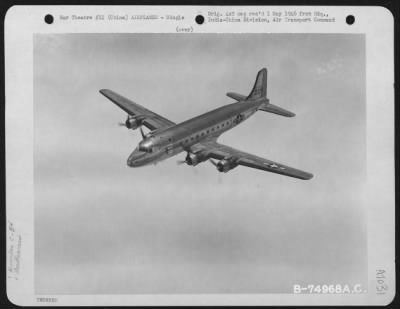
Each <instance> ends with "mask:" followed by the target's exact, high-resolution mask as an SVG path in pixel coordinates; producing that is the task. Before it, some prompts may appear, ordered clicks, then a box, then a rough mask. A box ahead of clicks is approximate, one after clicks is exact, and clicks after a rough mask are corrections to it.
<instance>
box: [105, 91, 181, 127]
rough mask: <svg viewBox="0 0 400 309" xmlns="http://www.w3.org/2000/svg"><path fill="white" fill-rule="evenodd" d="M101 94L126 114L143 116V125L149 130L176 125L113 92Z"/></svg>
mask: <svg viewBox="0 0 400 309" xmlns="http://www.w3.org/2000/svg"><path fill="white" fill-rule="evenodd" d="M100 93H101V94H102V95H104V96H105V97H106V98H107V99H109V100H111V101H112V102H113V103H114V104H116V105H117V106H119V107H120V108H121V109H123V110H124V111H125V112H127V113H128V114H129V115H131V116H143V117H144V120H143V125H144V126H146V127H147V128H149V129H150V130H155V129H158V128H162V127H171V126H173V125H175V123H174V122H172V121H170V120H168V119H167V118H164V117H162V116H160V115H158V114H156V113H154V112H152V111H150V110H148V109H147V108H145V107H143V106H141V105H139V104H137V103H135V102H133V101H131V100H128V99H127V98H124V97H123V96H121V95H119V94H118V93H115V92H114V91H112V90H108V89H101V90H100Z"/></svg>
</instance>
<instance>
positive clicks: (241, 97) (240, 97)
mask: <svg viewBox="0 0 400 309" xmlns="http://www.w3.org/2000/svg"><path fill="white" fill-rule="evenodd" d="M226 95H227V96H228V97H230V98H232V99H234V100H236V101H244V100H246V98H247V97H246V96H245V95H243V94H239V93H236V92H228V93H227V94H226Z"/></svg>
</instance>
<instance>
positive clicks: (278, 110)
mask: <svg viewBox="0 0 400 309" xmlns="http://www.w3.org/2000/svg"><path fill="white" fill-rule="evenodd" d="M259 110H260V111H264V112H268V113H274V114H277V115H281V116H285V117H294V116H296V114H295V113H292V112H289V111H288V110H286V109H284V108H282V107H279V106H276V105H273V104H268V105H265V106H261V107H260V109H259Z"/></svg>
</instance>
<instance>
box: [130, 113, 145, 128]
mask: <svg viewBox="0 0 400 309" xmlns="http://www.w3.org/2000/svg"><path fill="white" fill-rule="evenodd" d="M143 120H144V118H142V117H133V116H128V118H127V119H126V121H125V127H127V128H128V129H131V130H135V129H137V128H139V127H140V126H141V125H142V122H143Z"/></svg>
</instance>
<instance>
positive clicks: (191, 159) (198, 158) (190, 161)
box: [185, 153, 207, 166]
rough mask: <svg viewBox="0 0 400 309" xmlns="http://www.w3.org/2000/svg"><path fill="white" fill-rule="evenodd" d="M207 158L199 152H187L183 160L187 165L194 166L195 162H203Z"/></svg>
mask: <svg viewBox="0 0 400 309" xmlns="http://www.w3.org/2000/svg"><path fill="white" fill-rule="evenodd" d="M205 160H207V158H206V157H205V156H202V155H200V154H193V153H188V154H187V156H186V158H185V161H186V164H187V165H191V166H196V165H197V164H199V163H200V162H203V161H205Z"/></svg>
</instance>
